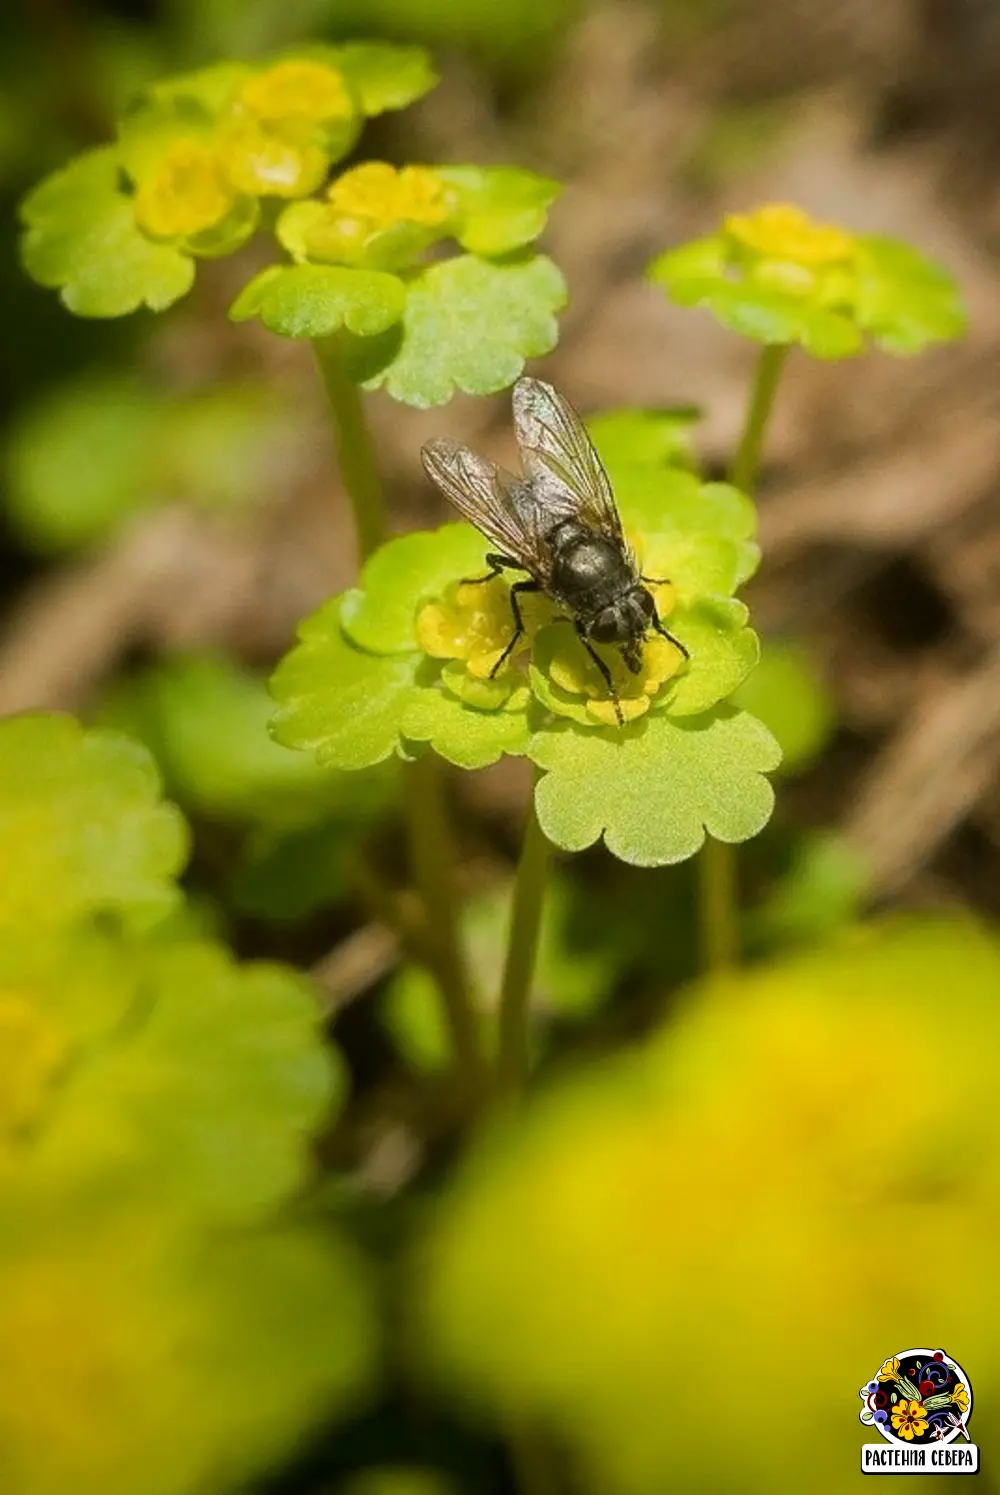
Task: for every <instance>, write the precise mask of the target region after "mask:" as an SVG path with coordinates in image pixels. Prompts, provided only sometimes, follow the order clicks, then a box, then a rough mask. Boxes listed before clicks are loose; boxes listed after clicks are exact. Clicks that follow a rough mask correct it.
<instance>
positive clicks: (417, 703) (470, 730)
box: [402, 689, 531, 768]
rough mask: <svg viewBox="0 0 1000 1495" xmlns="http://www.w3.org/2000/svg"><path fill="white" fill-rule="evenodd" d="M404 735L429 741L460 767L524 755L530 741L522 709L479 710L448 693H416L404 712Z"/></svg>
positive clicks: (485, 764) (479, 765)
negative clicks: (514, 755)
mask: <svg viewBox="0 0 1000 1495" xmlns="http://www.w3.org/2000/svg"><path fill="white" fill-rule="evenodd" d="M402 730H403V736H404V737H408V738H412V739H413V740H414V741H416V742H426V743H429V744H430V746H431V747H432V748H433V749H434V751H435V752H436V753H437V754H439V756H440V757H442V758H447V760H448V762H449V763H454V764H455V765H456V766H457V767H458V768H487V767H488V766H489V765H490V764H491V763H496V762H498V760H499V759H500V758H502V757H503V755H504V754H505V753H510V754H521V753H524V752H525V751H526V750H527V747H528V743H529V741H530V740H531V728H530V727H529V725H528V721H527V717H526V715H525V713H524V711H523V709H522V710H514V711H505V710H502V709H501V710H498V711H477V710H475V709H474V708H472V707H471V706H468V705H465V704H463V702H462V701H460V700H458V699H457V698H456V697H455V696H453V695H451V694H449V693H448V692H447V691H443V690H439V689H425V690H419V691H416V692H415V693H414V694H413V695H412V696H411V697H410V699H409V701H408V702H407V704H406V706H405V709H404V712H403V726H402Z"/></svg>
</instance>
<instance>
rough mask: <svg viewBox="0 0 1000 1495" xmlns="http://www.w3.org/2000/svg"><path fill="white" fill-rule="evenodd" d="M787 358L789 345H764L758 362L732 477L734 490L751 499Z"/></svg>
mask: <svg viewBox="0 0 1000 1495" xmlns="http://www.w3.org/2000/svg"><path fill="white" fill-rule="evenodd" d="M787 356H788V344H787V343H765V345H764V347H763V348H762V349H761V350H760V358H759V359H758V360H757V373H756V376H755V378H754V383H753V390H752V392H751V395H750V405H749V407H748V409H747V418H746V424H745V425H744V427H743V435H742V436H741V437H740V444H739V446H738V447H737V450H736V456H735V458H734V460H733V470H732V473H731V475H730V482H731V483H732V484H733V487H734V488H740V489H742V491H743V492H744V493H747V494H749V495H750V496H751V497H752V496H753V490H754V488H755V487H756V484H757V470H758V468H759V467H760V457H761V452H762V450H763V447H764V432H765V431H766V429H767V422H768V419H769V418H770V415H771V410H772V408H773V405H774V397H775V395H776V394H777V392H778V382H779V380H780V379H781V371H782V369H783V368H784V366H785V359H786V358H787Z"/></svg>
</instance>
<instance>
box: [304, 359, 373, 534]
mask: <svg viewBox="0 0 1000 1495" xmlns="http://www.w3.org/2000/svg"><path fill="white" fill-rule="evenodd" d="M313 347H314V349H315V350H316V359H317V362H318V363H319V371H320V374H321V376H322V379H323V388H324V389H325V390H326V398H327V401H328V403H329V406H330V410H331V413H332V415H333V429H334V436H335V437H336V442H337V456H338V459H339V461H340V475H341V477H342V478H343V481H344V487H345V489H346V490H347V497H348V499H349V500H350V504H351V508H352V510H353V512H354V528H355V533H356V535H357V541H358V553H359V556H360V559H361V562H362V564H363V563H364V562H365V561H366V560H367V559H368V557H369V556H370V555H371V554H372V552H373V551H374V550H377V549H378V547H379V546H380V545H381V544H382V542H383V541H384V540H385V538H386V536H387V534H388V529H387V526H386V518H385V500H384V499H383V497H382V481H381V478H380V477H379V471H378V464H377V462H376V460H375V443H374V442H373V441H372V436H371V431H370V430H369V429H368V422H367V420H366V418H365V410H364V403H363V401H362V396H361V391H360V389H359V388H358V386H357V385H356V384H355V382H354V380H353V379H352V378H351V377H350V375H349V374H348V372H347V370H346V368H345V367H344V356H343V343H342V340H341V339H340V338H339V337H338V336H337V335H336V334H334V335H333V336H331V337H318V338H315V339H314V340H313Z"/></svg>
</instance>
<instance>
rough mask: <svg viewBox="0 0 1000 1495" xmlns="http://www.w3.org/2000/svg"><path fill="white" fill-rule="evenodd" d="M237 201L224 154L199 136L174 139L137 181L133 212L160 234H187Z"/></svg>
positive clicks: (211, 222) (206, 224)
mask: <svg viewBox="0 0 1000 1495" xmlns="http://www.w3.org/2000/svg"><path fill="white" fill-rule="evenodd" d="M235 203H236V189H235V187H234V186H233V183H232V182H231V181H230V179H229V176H228V174H227V171H226V165H225V162H224V160H223V159H222V157H221V156H220V155H219V153H218V151H216V150H215V149H214V148H213V147H211V146H209V145H204V144H202V142H201V141H198V140H184V139H182V140H175V141H173V142H172V143H171V144H170V145H168V146H167V148H166V150H165V151H164V153H163V156H162V157H161V159H160V161H159V163H158V165H157V167H156V169H155V170H154V171H153V172H152V173H151V174H150V175H149V176H148V177H146V178H145V179H144V180H143V181H141V182H140V183H139V186H138V189H137V191H136V195H135V217H136V222H137V223H138V225H139V227H140V228H141V229H143V230H144V232H145V233H147V234H150V235H152V237H153V238H156V239H172V238H179V237H187V236H189V235H191V234H197V233H201V232H202V231H203V230H205V229H209V228H214V227H215V225H216V224H218V223H220V222H221V221H222V219H223V218H225V216H226V214H227V213H229V212H230V211H231V210H232V208H233V207H234V206H235Z"/></svg>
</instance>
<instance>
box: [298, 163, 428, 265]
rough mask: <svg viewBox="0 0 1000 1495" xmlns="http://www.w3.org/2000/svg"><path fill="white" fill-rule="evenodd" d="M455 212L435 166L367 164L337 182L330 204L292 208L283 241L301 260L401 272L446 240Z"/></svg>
mask: <svg viewBox="0 0 1000 1495" xmlns="http://www.w3.org/2000/svg"><path fill="white" fill-rule="evenodd" d="M452 211H453V210H452V202H451V198H450V196H449V194H448V192H447V190H446V188H445V185H444V183H443V182H442V181H441V179H440V177H438V176H437V174H436V173H435V172H433V171H431V170H430V168H429V167H426V166H404V167H403V168H402V170H398V169H397V168H396V167H395V166H390V165H389V163H388V162H387V161H364V162H362V164H361V165H360V166H354V167H352V168H351V170H350V171H345V172H344V173H343V175H342V176H340V177H338V178H337V180H336V181H335V182H334V183H333V184H332V185H331V187H330V189H329V191H328V192H327V201H326V202H314V201H310V202H302V203H295V204H294V205H293V206H292V207H290V208H288V209H287V210H286V211H285V213H283V214H282V217H281V222H280V224H279V228H278V237H279V238H280V239H281V242H282V243H283V244H284V245H285V247H286V249H288V250H289V251H290V253H292V254H293V255H294V256H295V257H296V258H297V259H311V260H325V261H329V262H332V263H334V264H336V263H343V264H354V263H356V262H357V261H359V260H361V259H365V260H367V261H368V262H369V263H375V264H378V265H380V266H381V267H383V268H386V269H389V268H396V267H397V266H399V265H400V264H406V263H410V262H412V260H413V259H414V258H415V257H416V255H417V254H419V253H420V251H421V250H423V249H424V248H426V247H427V245H429V244H431V243H432V242H433V241H434V240H435V239H437V238H440V237H441V234H442V232H443V231H445V226H446V225H447V224H448V223H449V221H450V219H451V217H452Z"/></svg>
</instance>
